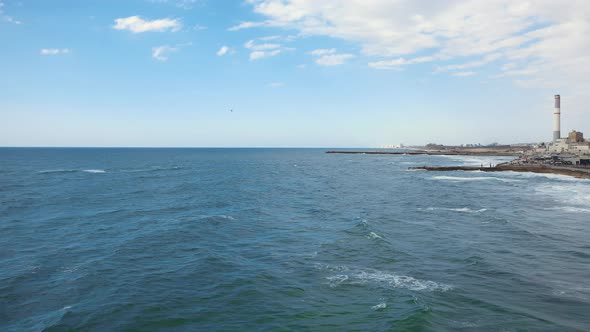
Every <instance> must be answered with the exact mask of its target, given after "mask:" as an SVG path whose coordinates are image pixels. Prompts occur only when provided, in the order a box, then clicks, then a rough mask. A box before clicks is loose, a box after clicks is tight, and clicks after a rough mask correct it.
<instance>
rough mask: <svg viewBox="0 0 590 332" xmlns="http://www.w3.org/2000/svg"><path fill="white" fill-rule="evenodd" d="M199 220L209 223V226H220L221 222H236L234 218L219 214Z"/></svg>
mask: <svg viewBox="0 0 590 332" xmlns="http://www.w3.org/2000/svg"><path fill="white" fill-rule="evenodd" d="M200 220H201V221H205V222H208V223H211V224H220V223H223V222H228V221H233V220H236V218H234V217H232V216H228V215H225V214H221V215H215V216H207V217H203V218H201V219H200Z"/></svg>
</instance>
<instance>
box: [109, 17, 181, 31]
mask: <svg viewBox="0 0 590 332" xmlns="http://www.w3.org/2000/svg"><path fill="white" fill-rule="evenodd" d="M181 27H182V23H181V22H180V20H179V19H170V18H163V19H157V20H144V19H143V18H141V17H139V16H129V17H125V18H118V19H116V20H115V24H114V25H113V29H116V30H129V31H131V32H133V33H142V32H150V31H156V32H163V31H172V32H175V31H178V30H180V29H181Z"/></svg>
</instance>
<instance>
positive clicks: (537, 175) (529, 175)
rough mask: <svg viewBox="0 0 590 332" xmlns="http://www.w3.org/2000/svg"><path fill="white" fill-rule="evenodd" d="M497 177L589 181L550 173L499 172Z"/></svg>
mask: <svg viewBox="0 0 590 332" xmlns="http://www.w3.org/2000/svg"><path fill="white" fill-rule="evenodd" d="M497 174H498V175H503V176H509V177H516V178H526V179H530V178H546V179H550V180H557V181H567V182H578V183H584V182H585V183H588V182H590V180H588V179H578V178H575V177H573V176H568V175H561V174H551V173H533V172H513V171H507V172H501V173H497Z"/></svg>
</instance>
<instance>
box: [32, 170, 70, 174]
mask: <svg viewBox="0 0 590 332" xmlns="http://www.w3.org/2000/svg"><path fill="white" fill-rule="evenodd" d="M74 172H78V170H77V169H49V170H44V171H39V173H40V174H50V173H74Z"/></svg>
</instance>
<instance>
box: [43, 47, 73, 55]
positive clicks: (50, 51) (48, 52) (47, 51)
mask: <svg viewBox="0 0 590 332" xmlns="http://www.w3.org/2000/svg"><path fill="white" fill-rule="evenodd" d="M71 52H72V51H71V50H70V49H69V48H61V49H60V48H43V49H41V51H39V54H41V55H59V54H69V53H71Z"/></svg>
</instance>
